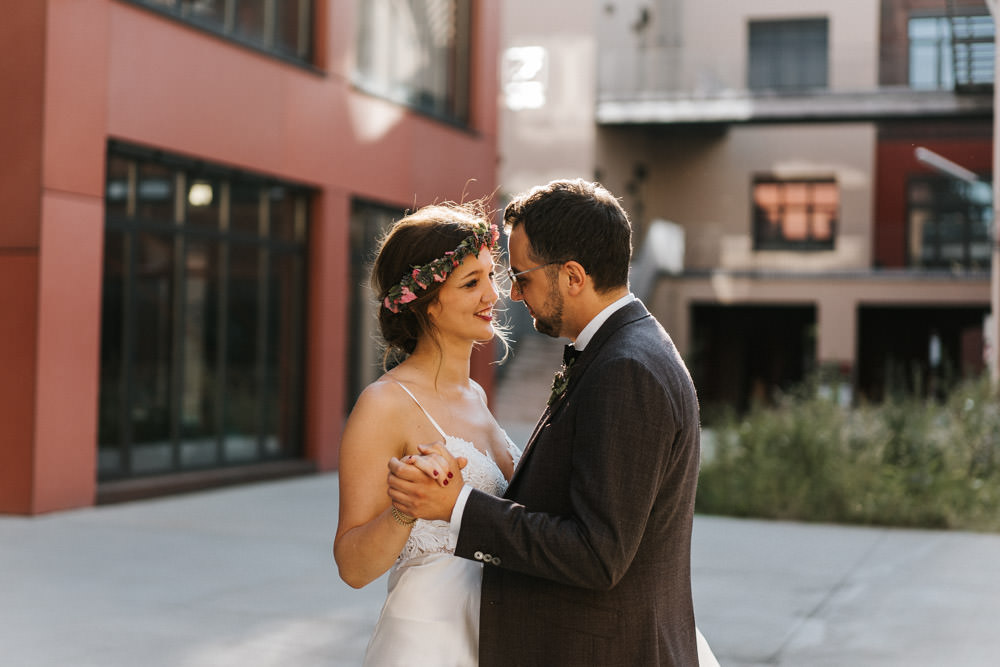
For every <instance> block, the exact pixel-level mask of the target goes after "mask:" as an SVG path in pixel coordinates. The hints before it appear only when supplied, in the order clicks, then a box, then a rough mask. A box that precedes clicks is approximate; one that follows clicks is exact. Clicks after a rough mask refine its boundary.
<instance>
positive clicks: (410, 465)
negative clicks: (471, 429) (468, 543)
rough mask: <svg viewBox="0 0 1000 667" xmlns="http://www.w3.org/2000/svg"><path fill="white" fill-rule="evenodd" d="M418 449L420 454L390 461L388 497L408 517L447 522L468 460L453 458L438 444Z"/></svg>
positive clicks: (420, 446) (459, 489)
mask: <svg viewBox="0 0 1000 667" xmlns="http://www.w3.org/2000/svg"><path fill="white" fill-rule="evenodd" d="M417 449H418V450H419V451H420V454H419V455H414V454H411V455H409V456H404V457H403V458H402V459H399V458H396V457H395V456H394V457H392V458H391V459H389V479H388V482H389V498H391V499H392V504H393V505H395V506H396V509H398V510H399V511H400V512H403V513H405V514H408V515H409V516H413V517H416V518H418V519H428V520H432V519H439V520H442V521H450V520H451V512H452V510H453V509H454V508H455V501H456V500H457V499H458V494H459V492H460V491H461V490H462V486H463V485H464V481H463V480H462V468H464V467H465V466H466V464H467V463H468V459H466V458H465V457H464V456H459V457H457V458H456V457H454V456H452V455H451V452H449V451H448V450H447V449H446V448H445V446H444V443H442V442H440V441H438V442H435V443H433V444H430V445H419V446H418V447H417Z"/></svg>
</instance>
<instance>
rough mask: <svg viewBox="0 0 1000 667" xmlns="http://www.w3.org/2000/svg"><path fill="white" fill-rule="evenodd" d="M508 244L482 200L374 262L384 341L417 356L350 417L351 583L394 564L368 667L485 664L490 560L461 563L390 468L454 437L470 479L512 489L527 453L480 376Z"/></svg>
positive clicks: (430, 214)
mask: <svg viewBox="0 0 1000 667" xmlns="http://www.w3.org/2000/svg"><path fill="white" fill-rule="evenodd" d="M498 238H499V231H498V230H497V227H496V225H492V224H490V222H489V220H488V218H487V216H486V214H485V213H484V207H483V205H482V204H481V203H479V202H474V203H471V204H465V205H450V204H449V205H434V206H429V207H425V208H422V209H420V210H419V211H417V212H416V213H413V214H412V215H409V216H407V217H405V218H403V219H401V220H400V221H398V222H397V223H396V224H395V225H394V226H393V228H392V229H391V230H390V232H389V233H388V234H387V235H386V237H385V239H384V240H383V242H382V245H381V248H380V250H379V253H378V256H377V258H376V260H375V265H374V267H373V271H372V285H373V288H374V289H375V291H376V293H377V294H378V295H379V298H380V301H381V305H380V308H379V327H380V330H381V334H382V337H383V339H384V340H385V342H386V344H387V346H388V347H389V349H390V352H394V353H396V354H398V355H399V356H402V357H404V358H403V360H402V361H401V362H400V363H399V364H398V365H396V366H395V367H394V368H392V370H389V371H388V372H386V373H385V374H384V375H383V376H382V377H380V378H379V379H378V380H376V381H375V382H374V383H372V384H371V385H369V386H368V387H367V388H366V389H365V390H364V391H363V392H362V394H361V396H360V398H359V399H358V401H357V404H356V405H355V407H354V409H353V411H352V412H351V415H350V416H349V418H348V420H347V424H346V426H345V429H344V434H343V439H342V441H341V447H340V518H339V523H338V527H337V536H336V540H335V542H334V557H335V559H336V561H337V566H338V568H339V571H340V576H341V578H342V579H343V580H344V581H345V582H347V583H348V584H349V585H351V586H353V587H355V588H360V587H362V586H364V585H366V584H368V583H370V582H371V581H373V580H375V579H377V578H378V577H380V576H381V575H382V574H384V573H385V572H386V571H387V570H390V569H391V573H390V576H389V592H388V596H387V598H386V601H385V604H384V606H383V608H382V613H381V616H380V618H379V620H378V624H377V625H376V627H375V632H374V634H373V636H372V638H371V641H370V642H369V644H368V650H367V653H366V655H365V663H364V664H365V665H372V666H377V667H387V666H392V665H408V666H413V665H428V666H430V665H433V666H434V667H443V666H447V665H455V666H458V665H475V664H476V663H477V662H478V651H479V647H478V643H479V642H478V640H479V600H480V579H481V576H482V574H481V573H482V565H481V564H480V563H477V562H474V561H469V560H465V559H462V558H455V557H454V556H453V555H452V552H453V551H454V544H451V538H450V536H449V531H448V524H447V522H443V521H423V520H415V519H413V518H412V517H409V516H406V515H405V514H402V513H401V512H399V510H397V509H396V508H395V507H393V506H392V505H391V504H390V501H389V496H388V495H387V485H386V472H387V468H386V464H387V462H388V461H389V459H390V458H392V457H397V458H404V457H406V456H408V455H411V454H418V453H419V452H418V450H417V447H418V445H421V444H427V443H431V442H443V443H444V444H445V446H446V447H447V448H448V450H449V451H450V453H451V454H452V455H454V456H456V457H461V458H462V459H465V460H466V461H467V464H466V466H465V468H464V469H463V471H462V477H463V479H464V480H465V483H466V484H472V485H474V486H475V487H476V488H478V489H481V490H483V491H486V492H488V493H492V494H495V495H500V494H502V493H503V492H504V491H505V490H506V488H507V482H508V480H509V479H510V476H511V475H512V474H513V471H514V466H515V464H516V462H517V459H518V458H519V456H520V452H519V450H518V449H517V448H516V447H515V446H514V444H513V443H512V442H511V441H510V439H509V438H508V437H507V436H506V434H505V433H504V431H503V430H502V429H501V428H500V426H499V425H498V424H497V422H496V420H495V419H494V418H493V415H492V414H491V413H490V411H489V409H488V408H487V406H486V395H485V393H484V391H483V389H482V387H480V386H479V385H478V384H477V383H476V382H475V381H474V380H472V379H471V378H470V377H469V362H470V358H471V354H472V350H473V348H474V347H475V346H476V345H477V344H478V343H480V342H483V341H488V340H490V339H492V338H493V336H494V335H495V334H496V331H495V329H494V326H493V306H494V305H495V304H496V302H497V300H498V293H497V289H496V284H495V281H494V273H495V265H494V261H495V257H494V254H495V253H496V252H497V246H496V242H497V239H498ZM441 477H442V478H441V479H440V480H439V483H440V484H441V485H445V486H446V485H447V484H448V483H449V480H448V478H447V477H446V476H445V475H443V474H442V475H441Z"/></svg>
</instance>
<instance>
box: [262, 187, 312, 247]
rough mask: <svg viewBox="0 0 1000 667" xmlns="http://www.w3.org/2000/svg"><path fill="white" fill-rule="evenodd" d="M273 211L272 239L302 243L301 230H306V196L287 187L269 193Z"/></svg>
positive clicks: (273, 189) (272, 189)
mask: <svg viewBox="0 0 1000 667" xmlns="http://www.w3.org/2000/svg"><path fill="white" fill-rule="evenodd" d="M268 193H269V194H268V196H269V197H270V200H271V201H270V210H271V238H273V239H278V240H281V241H301V240H303V239H302V238H301V233H300V230H302V229H304V228H305V225H304V224H303V223H304V220H302V217H303V216H304V214H305V195H302V194H300V193H297V192H296V191H295V190H292V189H290V188H285V187H273V188H270V189H269V191H268Z"/></svg>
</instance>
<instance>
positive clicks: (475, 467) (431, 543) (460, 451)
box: [395, 435, 521, 567]
mask: <svg viewBox="0 0 1000 667" xmlns="http://www.w3.org/2000/svg"><path fill="white" fill-rule="evenodd" d="M444 438H445V446H446V447H447V448H448V451H449V452H451V454H452V456H464V457H465V458H466V459H468V461H469V462H468V464H467V465H466V466H465V468H464V469H463V470H462V479H463V480H464V481H465V483H466V484H469V485H471V486H472V487H473V488H475V489H478V490H480V491H483V492H485V493H489V494H492V495H495V496H499V495H502V494H503V493H504V492H505V491H506V490H507V480H506V479H504V476H503V473H501V472H500V468H498V467H497V465H496V463H494V462H493V460H492V459H490V458H489V457H488V456H486V455H485V454H483V453H482V452H481V451H479V450H478V449H476V447H475V445H473V444H472V443H471V442H469V441H468V440H463V439H462V438H456V437H455V436H452V435H444ZM507 451H508V452H509V453H510V456H511V458H512V459H514V465H515V466H516V465H517V460H518V459H519V458H520V457H521V450H519V449H518V448H517V446H516V445H514V443H513V442H511V441H510V438H507ZM454 551H455V544H454V540H453V539H452V536H451V531H450V530H449V524H448V522H447V521H425V520H423V519H418V520H417V522H416V523H415V524H413V528H412V529H411V530H410V537H409V539H408V540H406V544H405V545H404V546H403V550H402V551H401V552H400V554H399V558H398V559H397V560H396V565H395V567H399V566H400V565H402V564H403V563H405V562H406V561H408V560H410V559H412V558H417V557H418V556H423V555H425V554H429V553H453V552H454Z"/></svg>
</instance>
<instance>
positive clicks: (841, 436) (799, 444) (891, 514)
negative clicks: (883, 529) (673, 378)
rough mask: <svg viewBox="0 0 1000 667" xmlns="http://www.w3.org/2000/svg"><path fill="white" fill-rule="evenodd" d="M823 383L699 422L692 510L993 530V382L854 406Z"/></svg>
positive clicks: (997, 504)
mask: <svg viewBox="0 0 1000 667" xmlns="http://www.w3.org/2000/svg"><path fill="white" fill-rule="evenodd" d="M820 389H821V387H820V385H819V383H818V382H816V381H811V382H809V383H805V384H803V385H802V386H801V387H800V388H798V389H797V390H796V391H794V392H792V393H790V394H787V395H783V396H780V397H778V398H777V404H776V405H775V406H774V407H763V406H756V407H754V408H752V409H751V410H750V411H749V413H747V414H745V415H736V414H733V413H729V414H725V415H723V416H721V417H720V418H719V419H718V421H717V422H716V423H714V424H712V425H711V428H709V427H707V426H706V431H707V434H706V435H707V436H708V437H706V441H710V442H711V446H710V447H706V451H709V452H710V453H709V455H708V456H707V457H706V461H704V463H703V465H702V470H701V477H700V481H699V487H698V499H697V510H698V511H699V512H702V513H707V514H726V515H732V516H747V517H761V518H773V519H794V520H800V521H824V522H836V523H861V524H874V525H889V526H910V527H924V528H951V529H962V530H982V531H998V532H1000V402H998V397H997V393H996V392H995V391H994V390H993V389H992V388H991V385H990V383H989V380H988V379H981V380H976V381H970V382H967V383H963V384H959V385H957V387H956V388H955V389H954V390H953V391H952V392H951V393H950V394H949V395H948V397H947V398H946V399H945V400H943V401H934V400H926V399H920V398H915V397H912V396H894V397H892V398H889V399H887V400H886V401H885V402H884V403H882V404H879V405H867V404H863V405H860V406H857V407H854V408H842V407H841V406H840V405H839V404H838V402H837V401H836V397H827V396H826V395H825V393H824V392H823V391H820ZM827 393H828V392H827Z"/></svg>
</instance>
